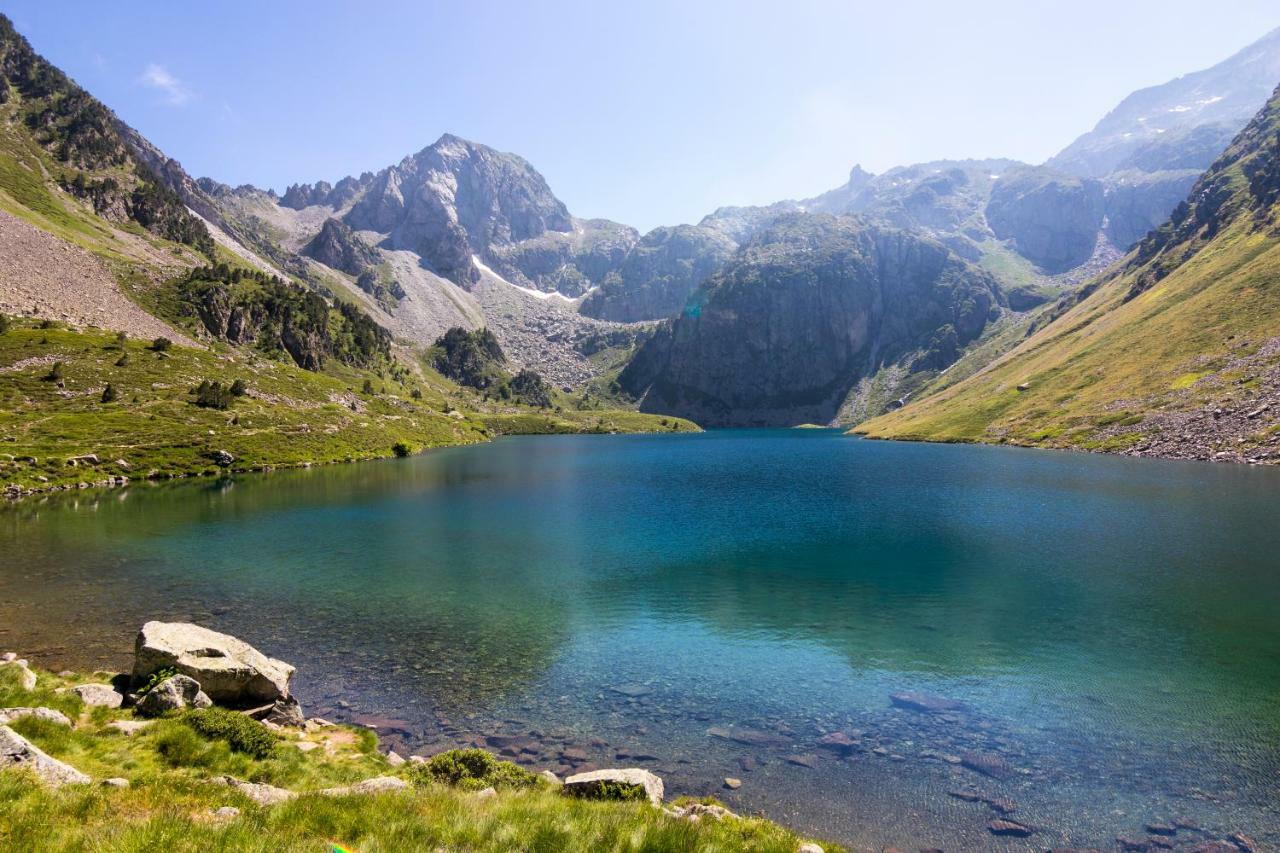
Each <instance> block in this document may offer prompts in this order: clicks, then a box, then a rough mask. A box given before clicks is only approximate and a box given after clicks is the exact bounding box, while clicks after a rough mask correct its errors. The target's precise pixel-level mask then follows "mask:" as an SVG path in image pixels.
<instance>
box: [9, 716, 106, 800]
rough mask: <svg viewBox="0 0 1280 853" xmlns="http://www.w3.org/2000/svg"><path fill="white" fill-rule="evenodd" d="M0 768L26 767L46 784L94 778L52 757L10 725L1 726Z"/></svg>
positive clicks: (77, 782) (85, 782)
mask: <svg viewBox="0 0 1280 853" xmlns="http://www.w3.org/2000/svg"><path fill="white" fill-rule="evenodd" d="M0 768H26V769H28V770H30V771H31V772H32V773H34V774H35V775H36V777H37V778H39V779H40V781H42V782H44V783H45V784H46V785H51V786H53V787H55V788H56V787H59V786H61V785H87V784H89V782H91V781H92V780H91V779H90V778H89V777H88V776H86V775H85V774H83V773H81V772H80V771H79V770H77V769H75V768H74V767H72V766H71V765H70V764H64V763H62V762H61V761H59V760H58V759H56V758H51V757H49V756H48V755H46V754H45V753H44V752H42V751H41V750H40V748H39V747H37V746H36V745H35V744H33V743H31V742H29V741H28V740H27V739H26V738H24V737H23V736H22V735H20V734H18V733H17V732H15V731H14V730H13V729H11V728H9V727H8V726H0Z"/></svg>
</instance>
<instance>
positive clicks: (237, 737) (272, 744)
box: [181, 708, 276, 758]
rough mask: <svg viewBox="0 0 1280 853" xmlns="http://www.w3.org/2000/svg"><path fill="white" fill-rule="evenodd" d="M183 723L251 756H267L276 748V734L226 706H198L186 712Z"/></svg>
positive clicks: (201, 733) (199, 732)
mask: <svg viewBox="0 0 1280 853" xmlns="http://www.w3.org/2000/svg"><path fill="white" fill-rule="evenodd" d="M181 719H182V722H184V723H186V724H187V725H188V726H190V727H191V728H192V729H193V730H194V731H195V732H196V733H197V734H199V735H201V736H203V737H205V738H207V739H209V740H220V741H223V742H225V743H226V744H227V746H229V747H231V749H232V751H233V752H243V753H244V754H245V755H248V756H251V757H253V758H267V757H268V756H270V755H271V753H272V751H273V750H275V748H276V736H275V735H274V734H272V733H271V730H270V729H268V728H267V727H266V726H264V725H263V724H262V723H260V722H258V721H257V720H254V719H252V718H250V717H246V716H245V715H244V714H242V713H240V712H239V711H232V710H229V709H227V708H197V709H195V710H190V711H186V712H185V713H183V715H182V718H181Z"/></svg>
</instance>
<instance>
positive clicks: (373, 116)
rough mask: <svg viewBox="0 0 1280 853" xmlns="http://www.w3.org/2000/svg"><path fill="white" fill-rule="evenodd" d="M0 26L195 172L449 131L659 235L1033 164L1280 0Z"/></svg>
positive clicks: (72, 14) (744, 3)
mask: <svg viewBox="0 0 1280 853" xmlns="http://www.w3.org/2000/svg"><path fill="white" fill-rule="evenodd" d="M0 10H3V11H4V12H5V14H7V15H9V16H10V17H11V18H12V19H13V20H14V23H15V25H16V26H17V27H18V29H19V31H20V32H22V33H23V34H24V35H26V36H27V37H28V38H29V39H30V40H31V42H32V44H33V45H34V46H35V48H36V50H38V51H39V52H41V53H42V54H44V55H45V56H46V57H48V58H49V59H50V60H52V61H53V62H54V63H56V64H57V65H59V66H60V67H62V68H63V69H64V70H65V71H67V72H68V73H69V74H71V76H73V77H74V78H75V79H76V80H77V81H78V82H80V83H81V84H82V85H84V86H85V87H86V88H88V89H89V90H90V91H91V92H93V93H94V94H95V95H97V96H98V97H100V98H101V99H102V100H103V101H105V102H106V103H107V105H108V106H110V107H112V108H113V109H114V110H115V111H116V112H117V113H118V114H119V115H120V116H121V117H122V118H124V119H125V120H126V121H127V122H129V123H130V124H132V125H134V126H135V127H137V128H138V129H139V130H141V131H142V132H143V133H144V134H145V135H146V136H147V137H149V138H150V139H151V140H152V141H153V142H155V143H156V144H157V145H159V146H160V147H161V148H163V149H164V150H165V151H166V152H167V153H168V154H169V155H170V156H173V157H176V158H178V159H179V160H181V161H182V162H183V164H184V165H185V166H186V167H187V169H188V170H189V171H190V172H192V173H193V174H195V175H210V176H212V177H215V178H217V179H219V180H222V181H225V182H227V183H231V184H239V183H253V184H256V185H258V186H263V187H274V188H276V189H283V188H284V186H285V185H286V184H288V183H292V182H295V181H315V180H319V179H325V180H329V181H334V180H336V179H338V178H340V177H342V176H343V175H346V174H351V173H359V172H361V171H364V170H371V171H376V170H377V169H379V168H382V167H384V166H386V165H389V164H391V163H394V162H396V161H398V160H399V159H400V158H402V157H403V156H405V155H406V154H409V153H412V152H414V151H417V150H419V149H421V148H423V147H424V146H426V145H428V144H430V143H431V142H433V141H434V140H435V139H436V138H437V137H438V136H439V135H440V134H441V133H443V132H446V131H448V132H452V133H456V134H458V135H461V136H465V137H468V138H470V139H474V140H476V141H479V142H484V143H486V144H489V145H492V146H494V147H497V148H500V149H503V150H507V151H514V152H516V153H518V154H520V155H522V156H524V157H525V158H527V159H528V160H529V161H530V162H532V163H533V164H534V166H535V167H537V168H538V170H539V171H541V172H542V173H543V174H544V175H545V176H546V178H547V180H548V181H549V182H550V184H551V187H552V189H553V190H555V192H556V194H557V195H559V196H560V197H561V198H562V199H564V201H565V202H566V203H567V204H568V205H569V208H570V210H571V211H573V213H575V214H576V215H579V216H603V217H608V218H611V219H616V220H619V221H622V222H626V223H629V224H632V225H636V226H639V227H641V228H649V227H652V226H654V225H657V224H670V223H675V222H690V221H697V220H698V219H699V218H701V216H702V215H703V214H705V213H707V212H709V211H710V210H712V209H714V208H715V207H718V206H720V205H724V204H756V203H767V202H770V201H775V200H777V199H780V198H798V197H804V196H808V195H813V194H815V193H817V192H821V191H823V190H826V189H829V188H831V187H833V186H836V185H838V184H840V183H843V181H844V180H845V177H846V175H847V173H848V170H849V168H850V166H852V165H853V164H854V163H861V164H862V165H863V166H865V167H866V168H868V169H870V170H872V171H883V170H884V169H886V168H889V167H891V166H894V165H898V164H903V163H911V162H919V161H922V160H928V159H936V158H941V157H968V156H973V157H979V156H1007V157H1014V158H1018V159H1022V160H1027V161H1031V162H1039V161H1042V160H1044V159H1045V158H1047V157H1048V156H1050V155H1051V154H1053V153H1054V152H1055V151H1057V150H1058V149H1059V148H1062V147H1063V146H1065V145H1066V144H1067V143H1068V142H1070V141H1071V140H1072V139H1073V138H1074V137H1075V136H1077V135H1078V134H1080V133H1081V132H1083V131H1085V130H1088V129H1089V128H1090V127H1092V126H1093V124H1094V123H1095V122H1096V121H1097V120H1098V119H1099V118H1101V117H1102V115H1103V114H1104V113H1105V112H1106V111H1107V110H1108V109H1110V108H1111V107H1112V106H1114V105H1115V103H1116V102H1118V101H1119V100H1120V99H1121V98H1122V97H1124V96H1125V95H1126V94H1128V93H1129V92H1131V91H1133V90H1134V89H1136V88H1139V87H1142V86H1146V85H1151V84H1155V83H1160V82H1163V81H1165V80H1167V79H1169V78H1171V77H1175V76H1177V75H1179V74H1182V73H1186V72H1188V71H1194V70H1197V69H1199V68H1202V67H1205V66H1208V65H1212V64H1213V63H1215V62H1217V61H1219V60H1221V59H1224V58H1225V57H1227V56H1228V55H1229V54H1231V53H1233V52H1235V51H1236V50H1237V49H1239V48H1241V47H1243V46H1245V45H1246V44H1248V43H1250V42H1252V41H1254V40H1256V39H1258V38H1259V37H1261V36H1262V35H1264V34H1265V33H1266V32H1267V31H1269V30H1270V29H1273V28H1275V27H1277V26H1280V7H1277V4H1276V3H1275V0H1259V1H1258V2H1253V1H1252V0H1239V2H1233V0H1219V2H1215V3H1213V4H1205V3H1204V2H1203V0H1195V1H1194V2H1192V0H1162V2H1124V0H1109V2H1095V0H1074V2H1072V3H1069V4H1067V3H1053V4H1049V3H1040V2H1025V0H1024V2H985V1H984V0H969V2H963V3H957V2H936V3H924V2H911V0H899V2H893V3H884V2H879V3H858V2H834V0H786V2H772V3H769V2H755V0H738V2H718V0H684V2H674V0H673V1H672V2H668V0H654V2H644V3H629V2H610V0H596V2H579V1H578V0H560V1H559V2H554V3H553V2H529V0H523V2H500V0H489V2H485V0H471V2H429V0H423V2H405V3H354V2H344V3H324V2H318V0H317V1H316V2H275V1H274V0H265V2H264V0H258V2H254V3H247V2H234V0H233V2H221V3H201V4H196V3H160V2H155V3H131V2H113V3H101V2H71V0H66V2H51V0H0ZM1277 82H1280V81H1277Z"/></svg>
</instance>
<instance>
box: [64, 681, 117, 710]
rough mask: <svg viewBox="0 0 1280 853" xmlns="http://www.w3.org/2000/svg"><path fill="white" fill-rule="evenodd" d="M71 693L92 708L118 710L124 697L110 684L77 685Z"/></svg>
mask: <svg viewBox="0 0 1280 853" xmlns="http://www.w3.org/2000/svg"><path fill="white" fill-rule="evenodd" d="M71 692H73V693H75V694H76V695H77V696H79V697H80V701H82V702H84V704H86V705H88V706H90V707H94V708H119V707H120V705H121V703H123V702H124V696H123V695H122V694H121V693H120V692H119V691H117V690H116V689H115V688H114V687H112V686H111V685H110V684H77V685H76V686H75V687H72V688H71Z"/></svg>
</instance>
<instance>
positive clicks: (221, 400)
mask: <svg viewBox="0 0 1280 853" xmlns="http://www.w3.org/2000/svg"><path fill="white" fill-rule="evenodd" d="M192 393H194V394H195V395H196V405H197V406H199V407H200V408H202V409H229V408H231V404H232V402H234V401H235V397H234V396H233V395H232V393H231V389H230V388H229V387H227V386H225V385H223V384H222V383H221V382H210V381H209V380H208V379H206V380H204V381H203V382H201V383H200V384H199V385H198V386H196V388H195V390H194V391H193V392H192Z"/></svg>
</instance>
